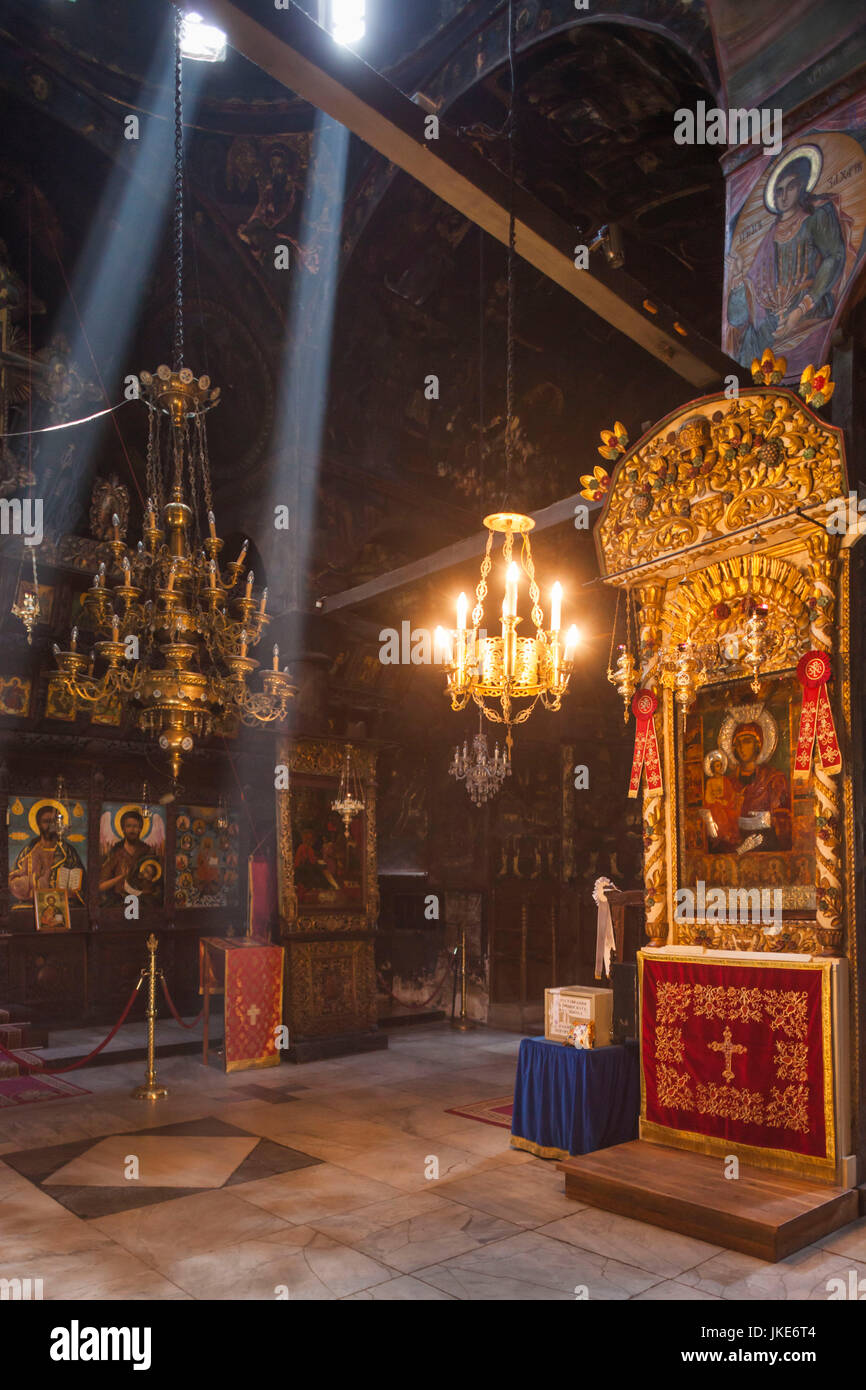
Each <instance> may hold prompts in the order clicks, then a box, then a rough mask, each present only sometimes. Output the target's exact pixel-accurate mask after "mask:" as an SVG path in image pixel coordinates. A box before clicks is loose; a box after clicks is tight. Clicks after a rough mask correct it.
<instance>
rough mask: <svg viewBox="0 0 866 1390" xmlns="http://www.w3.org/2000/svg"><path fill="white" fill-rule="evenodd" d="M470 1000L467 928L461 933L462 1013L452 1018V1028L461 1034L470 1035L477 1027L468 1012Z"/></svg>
mask: <svg viewBox="0 0 866 1390" xmlns="http://www.w3.org/2000/svg"><path fill="white" fill-rule="evenodd" d="M468 999H469V979H468V971H467V969H466V927H465V926H464V927H463V930H462V931H461V933H460V1013H459V1015H458V1017H457V1018H452V1020H451V1027H452V1028H458V1029H459V1030H460V1032H461V1033H468V1032H469V1030H470V1029H471V1028H474V1027H475V1022H474V1020H473V1019H471V1018H470V1017H469V1015H468V1014H467V1012H466V1004H467V1001H468Z"/></svg>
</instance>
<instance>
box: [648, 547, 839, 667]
mask: <svg viewBox="0 0 866 1390" xmlns="http://www.w3.org/2000/svg"><path fill="white" fill-rule="evenodd" d="M752 600H754V601H758V602H760V601H763V602H765V603H766V604H767V607H768V610H769V613H770V614H771V620H772V622H773V625H774V627H775V629H776V631H777V633H778V634H779V644H778V646H777V647H776V649H775V651H774V653H773V657H772V659H771V661H770V664H769V666H768V668H767V669H768V670H780V671H781V670H786V669H788V668H789V667H793V666H796V664H797V661H798V659H799V656H800V655H801V653H802V652H803V651H804V650H805V649H806V648H807V647H808V645H809V627H810V621H811V618H812V609H813V607H814V602H815V600H814V587H813V581H812V579H811V577H807V576H806V575H804V574H802V573H801V571H800V570H798V569H797V568H796V566H795V565H793V564H791V563H790V562H789V561H787V560H783V559H781V558H779V557H778V556H773V555H768V554H766V553H759V554H751V555H737V556H735V557H734V558H733V559H731V560H722V561H720V562H719V563H718V564H714V565H708V566H707V568H706V569H703V570H699V571H698V573H697V574H696V575H694V576H693V577H692V578H690V579H688V580H685V581H683V582H682V583H681V584H679V585H678V586H677V588H676V589H675V590H674V592H673V594H672V595H671V596H670V598H669V600H668V602H667V603H666V605H665V610H664V614H663V619H662V631H663V634H664V639H665V640H667V641H670V642H684V641H685V640H686V638H687V637H689V636H690V637H691V638H692V640H693V641H695V642H699V643H705V642H719V643H722V644H724V640H725V638H728V637H731V636H732V635H733V634H734V633H735V632H736V631H737V630H738V629H740V628H741V627H742V623H743V619H744V617H747V616H748V613H746V612H744V609H745V608H747V607H749V605H750V603H751V601H752ZM743 669H744V668H743V667H742V665H741V663H740V662H739V661H738V660H737V659H736V658H735V657H734V656H732V658H731V660H730V662H729V664H728V665H727V667H726V668H725V669H724V670H723V671H721V672H720V673H719V679H720V680H730V679H732V678H733V677H734V676H736V675H737V674H738V673H740V672H741V670H743Z"/></svg>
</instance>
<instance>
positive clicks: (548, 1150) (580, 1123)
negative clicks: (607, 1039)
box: [511, 1038, 640, 1158]
mask: <svg viewBox="0 0 866 1390" xmlns="http://www.w3.org/2000/svg"><path fill="white" fill-rule="evenodd" d="M639 1114H640V1052H639V1049H638V1045H637V1043H635V1042H627V1043H625V1044H624V1045H623V1046H619V1047H587V1048H579V1047H571V1046H568V1047H565V1046H563V1044H562V1043H557V1042H548V1041H547V1040H546V1039H545V1038H524V1039H523V1041H522V1042H521V1044H520V1053H519V1055H518V1059H517V1076H516V1078H515V1081H514V1112H513V1115H512V1120H511V1146H512V1148H515V1149H526V1150H528V1151H529V1153H532V1154H535V1155H536V1157H538V1158H568V1157H569V1156H571V1155H572V1154H587V1153H592V1151H593V1150H594V1149H606V1148H609V1147H610V1145H611V1144H626V1143H628V1141H629V1140H630V1139H636V1138H637V1137H638V1117H639Z"/></svg>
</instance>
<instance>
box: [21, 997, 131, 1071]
mask: <svg viewBox="0 0 866 1390" xmlns="http://www.w3.org/2000/svg"><path fill="white" fill-rule="evenodd" d="M141 984H142V982H141V980H139V982H138V984H137V985H136V986H135V989H134V990H133V991H132V994H131V995H130V996H129V999H128V1000H127V1002H126V1008H125V1009H124V1010H123V1013H122V1014H121V1015H120V1018H119V1019H118V1020H117V1022H116V1023H115V1025H114V1027H113V1028H112V1030H111V1032H110V1033H109V1034H108V1037H107V1038H103V1040H102V1042H101V1043H100V1044H99V1046H98V1047H95V1048H94V1049H93V1051H92V1052H88V1054H87V1056H86V1057H82V1059H81V1061H80V1062H70V1064H69V1066H68V1067H36V1066H34V1065H33V1063H32V1062H25V1061H24V1058H23V1057H16V1055H15V1053H14V1052H10V1051H9V1050H8V1048H5V1047H4V1046H3V1044H2V1043H0V1052H2V1053H3V1056H4V1057H11V1059H12V1061H13V1062H17V1064H18V1066H19V1067H22V1068H23V1069H24V1071H25V1073H26V1075H27V1076H31V1075H32V1074H33V1073H34V1072H35V1073H36V1074H37V1075H39V1074H41V1075H43V1076H59V1075H60V1074H61V1072H64V1071H75V1069H76V1067H83V1066H84V1064H85V1063H86V1062H89V1061H90V1059H91V1057H95V1056H96V1054H97V1052H101V1051H102V1049H103V1048H104V1047H105V1046H106V1045H107V1044H108V1043H110V1042H111V1039H112V1038H113V1037H114V1035H115V1033H116V1032H117V1030H118V1028H120V1027H121V1026H122V1025H123V1024H124V1023H125V1022H126V1016H127V1014H128V1013H129V1011H130V1009H131V1008H132V1005H133V1002H134V1000H135V996H136V995H137V994H138V991H139V989H140V988H141ZM7 1079H8V1078H7Z"/></svg>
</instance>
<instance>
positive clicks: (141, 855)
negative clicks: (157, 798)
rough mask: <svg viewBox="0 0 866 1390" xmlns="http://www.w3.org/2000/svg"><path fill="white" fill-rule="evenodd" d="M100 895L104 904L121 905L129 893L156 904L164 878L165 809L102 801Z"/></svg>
mask: <svg viewBox="0 0 866 1390" xmlns="http://www.w3.org/2000/svg"><path fill="white" fill-rule="evenodd" d="M99 852H100V855H101V865H100V870H99V898H100V902H101V904H102V906H103V907H123V906H124V904H125V903H126V900H127V898H128V897H129V895H130V894H131V895H132V896H133V897H135V898H137V899H138V900H139V910H141V908H142V907H144V906H146V905H148V904H149V905H152V906H159V905H161V903H162V900H163V891H164V878H165V811H164V810H163V808H162V807H161V806H153V807H149V808H148V810H147V814H146V815H145V814H144V813H143V812H142V808H141V806H140V805H138V804H137V803H136V802H127V803H125V804H121V803H120V802H115V801H108V802H105V803H103V807H102V815H101V816H100V820H99Z"/></svg>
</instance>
